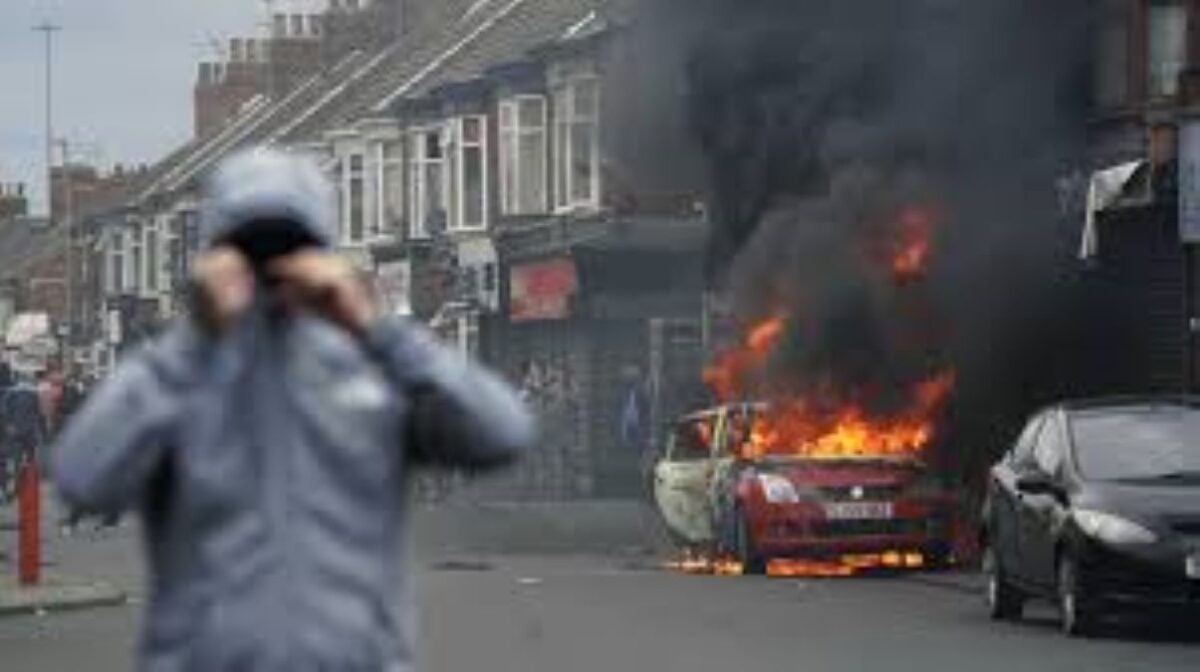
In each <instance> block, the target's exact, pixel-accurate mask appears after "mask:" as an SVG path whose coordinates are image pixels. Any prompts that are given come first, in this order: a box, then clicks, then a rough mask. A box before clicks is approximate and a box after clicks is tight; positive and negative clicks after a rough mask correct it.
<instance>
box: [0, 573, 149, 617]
mask: <svg viewBox="0 0 1200 672" xmlns="http://www.w3.org/2000/svg"><path fill="white" fill-rule="evenodd" d="M127 602H128V596H127V595H126V594H125V593H124V592H122V591H120V590H118V589H116V588H115V587H113V586H110V585H108V584H106V583H102V582H94V581H93V582H86V581H67V580H64V579H51V580H48V581H46V582H44V583H43V585H40V586H37V587H33V588H21V587H17V586H14V585H3V586H0V618H3V617H6V616H22V615H30V614H42V613H44V612H51V611H76V610H81V609H93V608H98V607H114V606H120V605H123V604H126V603H127Z"/></svg>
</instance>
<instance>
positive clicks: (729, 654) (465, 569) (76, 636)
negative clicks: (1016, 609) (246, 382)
mask: <svg viewBox="0 0 1200 672" xmlns="http://www.w3.org/2000/svg"><path fill="white" fill-rule="evenodd" d="M132 537H133V535H132V531H131V529H129V528H126V529H124V530H122V531H119V532H116V533H108V534H103V535H94V534H90V535H84V537H83V538H76V539H72V540H69V541H67V542H56V543H57V544H58V546H57V547H56V551H55V554H56V555H57V556H58V559H57V562H58V563H59V564H60V565H64V566H66V567H67V568H69V569H71V571H74V572H78V571H80V570H81V569H89V570H91V573H92V574H93V575H97V574H102V575H107V576H109V577H111V578H112V579H113V580H116V581H118V582H120V583H123V584H124V585H126V586H127V587H129V588H131V589H132V590H133V591H134V595H135V599H136V596H137V595H138V594H140V588H139V587H138V586H139V574H140V570H139V569H138V564H137V562H136V553H135V551H134V548H135V545H134V543H133V538H132ZM430 556H431V557H428V558H427V559H425V560H422V561H421V562H419V563H418V567H419V570H418V578H419V581H418V582H417V586H418V590H419V594H420V609H421V620H422V630H423V636H422V640H421V644H420V650H421V656H422V663H423V666H422V669H423V670H425V671H426V672H462V671H465V670H476V669H478V670H488V671H489V672H505V671H510V670H511V671H513V672H539V671H549V672H592V671H596V672H599V671H601V670H603V671H605V672H609V671H611V670H637V671H641V670H654V671H656V672H670V671H674V670H679V671H681V672H683V671H686V672H705V671H708V670H714V671H718V670H719V671H722V672H724V671H729V670H737V671H738V672H747V671H754V670H770V671H772V672H775V671H778V670H802V671H804V672H820V671H825V670H830V671H841V670H846V671H850V670H854V671H858V670H869V671H871V672H876V671H880V670H887V671H889V672H890V671H903V670H914V671H915V670H921V671H927V670H970V671H971V672H986V671H988V670H997V671H1000V670H1003V671H1005V672H1010V671H1011V670H1056V671H1057V670H1062V671H1066V670H1080V671H1084V670H1086V671H1088V672H1095V671H1097V670H1139V671H1141V670H1147V671H1149V670H1188V671H1194V670H1197V669H1200V628H1197V627H1196V625H1195V624H1194V623H1192V624H1182V625H1181V626H1180V627H1179V628H1177V629H1175V631H1174V632H1170V631H1167V630H1164V629H1163V628H1161V627H1157V626H1146V625H1142V626H1137V625H1135V626H1134V627H1132V628H1130V629H1121V630H1118V631H1114V632H1112V633H1110V634H1109V635H1108V636H1106V637H1103V638H1101V639H1096V640H1087V641H1073V640H1067V639H1064V638H1063V637H1061V636H1060V635H1059V634H1058V632H1057V631H1056V629H1055V621H1054V617H1053V613H1052V612H1050V611H1049V610H1048V609H1044V610H1040V611H1039V610H1035V613H1034V614H1033V615H1032V618H1030V619H1029V620H1027V621H1026V622H1023V623H1020V624H996V623H991V622H989V621H988V620H987V619H986V618H985V616H984V614H983V610H982V607H981V605H980V603H979V600H978V598H977V597H976V596H975V595H972V594H968V593H967V592H965V589H964V587H963V586H962V585H961V584H963V583H964V582H963V581H961V580H952V579H951V578H950V577H945V576H940V577H925V578H923V577H919V576H907V577H878V578H858V579H850V580H846V579H827V580H819V579H813V580H810V579H763V578H752V577H702V576H686V575H680V574H676V573H673V572H669V571H664V570H661V569H658V566H657V563H656V562H654V561H651V560H650V559H646V558H643V559H635V558H631V557H628V556H607V557H605V556H598V555H589V556H568V555H563V554H560V553H542V554H539V555H520V556H510V555H494V554H493V555H489V556H486V557H483V556H479V555H477V554H474V553H472V554H463V553H461V552H457V554H456V553H452V552H448V551H447V552H445V553H436V552H435V553H431V554H430ZM447 560H449V561H450V562H446V561H447ZM138 609H139V605H138V604H136V603H135V604H131V605H128V606H124V607H116V608H106V609H97V610H91V611H83V612H75V613H51V614H47V615H44V616H40V617H35V616H31V617H9V618H5V619H0V670H4V671H5V672H8V671H9V670H12V671H21V672H24V671H26V670H28V671H36V672H42V671H45V672H71V671H73V670H86V671H87V672H110V671H117V670H128V669H130V657H129V650H130V646H131V643H132V641H133V639H134V636H135V633H136V628H137V621H138Z"/></svg>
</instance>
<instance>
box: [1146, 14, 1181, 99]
mask: <svg viewBox="0 0 1200 672" xmlns="http://www.w3.org/2000/svg"><path fill="white" fill-rule="evenodd" d="M1187 24H1188V17H1187V7H1186V6H1185V5H1184V3H1183V2H1182V0H1153V1H1152V2H1151V3H1150V7H1149V16H1148V17H1147V21H1146V26H1147V33H1148V34H1147V41H1146V43H1147V54H1146V55H1147V59H1146V62H1147V69H1148V72H1147V73H1146V75H1147V86H1148V89H1149V94H1150V97H1151V98H1162V97H1169V96H1174V95H1175V94H1176V93H1178V91H1179V75H1180V73H1182V72H1183V69H1184V66H1185V63H1186V61H1187Z"/></svg>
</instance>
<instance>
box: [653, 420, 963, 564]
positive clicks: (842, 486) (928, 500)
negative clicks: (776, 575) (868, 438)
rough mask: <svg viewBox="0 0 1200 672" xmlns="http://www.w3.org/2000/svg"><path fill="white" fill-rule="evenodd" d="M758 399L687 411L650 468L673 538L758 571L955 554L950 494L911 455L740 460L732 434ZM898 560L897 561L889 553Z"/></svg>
mask: <svg viewBox="0 0 1200 672" xmlns="http://www.w3.org/2000/svg"><path fill="white" fill-rule="evenodd" d="M755 408H756V407H755V406H752V405H748V404H730V405H726V406H719V407H716V408H712V409H708V410H706V411H701V412H699V413H694V414H691V415H689V416H686V417H684V418H682V419H681V420H680V421H679V422H678V423H677V424H676V426H675V429H674V431H673V432H672V434H671V437H670V440H669V442H668V444H667V446H666V447H665V451H664V455H663V458H662V460H660V461H659V463H658V465H657V466H656V468H655V498H656V500H657V503H658V507H659V511H660V513H661V514H662V516H663V519H664V521H665V522H666V524H667V527H668V529H670V530H671V531H672V532H673V534H674V536H675V537H676V539H677V540H678V541H679V542H680V543H682V544H683V545H685V546H687V547H689V548H692V549H701V550H703V549H714V550H715V551H716V552H717V553H718V554H720V555H722V556H725V557H733V558H736V559H738V560H740V561H741V562H742V564H743V566H744V567H745V568H746V570H747V571H750V572H754V571H761V570H763V569H764V568H765V566H766V564H767V563H768V562H769V561H770V560H771V559H775V558H805V559H813V560H838V559H842V558H845V557H846V556H859V560H863V561H864V562H863V564H871V563H870V561H869V558H865V557H863V556H871V555H873V554H874V555H879V556H880V557H881V558H882V556H883V555H887V558H886V559H885V560H886V561H885V562H881V563H880V564H883V565H885V566H911V567H916V566H930V565H940V564H944V563H946V562H948V561H949V560H950V558H951V555H952V549H953V544H952V540H953V539H954V536H955V535H954V529H953V528H954V516H953V513H954V511H955V510H956V507H955V503H956V498H955V497H954V496H953V494H951V493H950V492H948V491H947V490H946V489H945V488H944V487H941V486H940V485H939V484H938V483H937V482H936V481H935V480H934V479H932V478H931V475H930V474H929V473H928V470H927V468H926V466H925V465H924V464H923V463H922V462H921V461H920V460H919V459H916V458H895V457H880V458H863V457H855V458H818V457H804V456H768V457H763V458H758V459H745V458H744V457H742V456H740V455H739V452H738V450H736V449H735V447H734V446H735V444H736V443H737V441H736V440H735V439H734V438H733V437H732V436H731V435H734V434H737V433H738V430H737V428H738V427H739V426H740V427H742V428H744V427H745V426H746V425H745V420H746V419H747V418H749V417H752V416H753V414H754V413H755V412H756V411H755ZM896 558H899V560H896Z"/></svg>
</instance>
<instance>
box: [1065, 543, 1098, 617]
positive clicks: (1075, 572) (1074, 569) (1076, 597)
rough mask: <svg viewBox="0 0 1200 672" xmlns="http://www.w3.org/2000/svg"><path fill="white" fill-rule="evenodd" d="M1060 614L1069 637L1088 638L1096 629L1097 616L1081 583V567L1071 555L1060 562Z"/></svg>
mask: <svg viewBox="0 0 1200 672" xmlns="http://www.w3.org/2000/svg"><path fill="white" fill-rule="evenodd" d="M1057 592H1058V613H1059V615H1060V616H1061V618H1062V631H1063V633H1064V634H1066V635H1067V636H1068V637H1086V636H1088V635H1090V634H1092V633H1093V632H1094V631H1095V628H1096V621H1097V614H1096V613H1095V610H1094V607H1093V605H1092V604H1090V603H1089V602H1088V599H1087V596H1086V595H1085V594H1084V592H1083V590H1082V588H1081V586H1080V581H1079V565H1078V564H1077V563H1076V562H1075V560H1074V559H1073V558H1071V557H1070V556H1069V555H1064V556H1063V557H1062V559H1060V560H1059V562H1058V591H1057Z"/></svg>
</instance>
